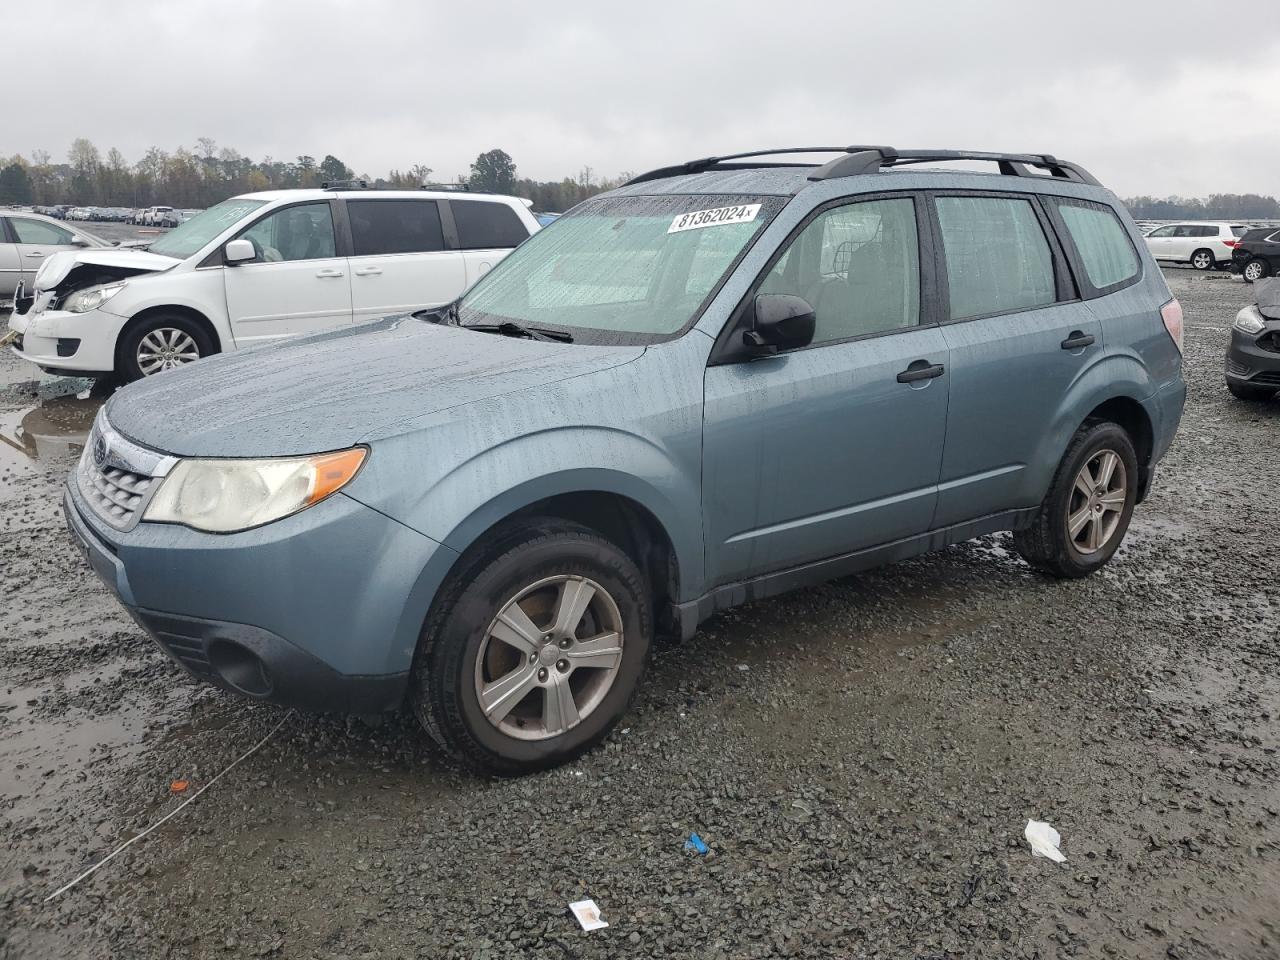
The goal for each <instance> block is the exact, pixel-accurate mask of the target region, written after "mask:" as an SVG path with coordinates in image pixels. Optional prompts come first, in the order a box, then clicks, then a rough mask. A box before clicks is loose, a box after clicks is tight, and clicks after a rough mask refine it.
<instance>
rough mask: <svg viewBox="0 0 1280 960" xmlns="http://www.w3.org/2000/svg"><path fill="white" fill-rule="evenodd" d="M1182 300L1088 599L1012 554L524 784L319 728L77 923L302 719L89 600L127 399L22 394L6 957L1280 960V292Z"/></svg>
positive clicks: (72, 386)
mask: <svg viewBox="0 0 1280 960" xmlns="http://www.w3.org/2000/svg"><path fill="white" fill-rule="evenodd" d="M1170 278H1171V284H1172V286H1173V288H1174V291H1175V293H1176V294H1177V295H1178V296H1179V297H1180V298H1181V299H1182V301H1183V303H1184V305H1185V306H1186V309H1187V320H1188V330H1187V344H1188V348H1187V349H1188V363H1187V377H1188V380H1189V382H1190V400H1189V404H1188V408H1187V414H1186V417H1185V419H1184V421H1183V426H1182V430H1181V433H1180V435H1179V437H1178V440H1177V443H1176V445H1175V447H1174V449H1173V450H1172V452H1171V453H1170V455H1169V456H1168V457H1167V459H1166V460H1165V461H1164V464H1163V465H1162V467H1161V469H1160V473H1159V476H1158V479H1157V483H1156V487H1155V490H1154V493H1153V495H1152V497H1151V499H1150V500H1149V502H1148V503H1147V504H1145V505H1144V506H1143V507H1141V508H1139V510H1138V512H1137V514H1136V516H1135V520H1134V524H1133V527H1132V529H1131V530H1130V533H1129V537H1128V540H1127V542H1126V545H1125V547H1124V548H1123V551H1122V553H1121V554H1120V555H1118V556H1117V558H1116V559H1115V561H1114V562H1112V563H1111V564H1110V565H1109V566H1108V567H1107V568H1106V569H1105V570H1103V571H1102V572H1101V573H1099V574H1098V575H1096V576H1094V577H1092V578H1091V579H1089V580H1088V581H1086V582H1077V583H1058V582H1053V581H1049V580H1045V579H1043V578H1041V577H1039V576H1036V575H1035V574H1033V573H1031V572H1030V571H1029V570H1028V569H1027V567H1026V566H1024V565H1023V564H1022V563H1021V561H1020V560H1018V559H1017V558H1016V557H1015V556H1013V555H1011V553H1010V552H1009V549H1008V546H1009V544H1008V540H1007V538H1006V537H1002V536H997V537H990V538H986V539H984V540H981V541H976V542H973V543H970V544H966V545H963V546H960V547H955V548H952V549H950V550H948V551H946V552H944V553H941V554H937V555H933V556H928V557H924V558H920V559H917V560H913V561H910V562H907V563H903V564H900V565H898V566H896V567H893V568H889V569H885V570H881V571H878V572H875V573H871V574H867V575H864V576H859V577H852V578H848V579H845V580H841V581H839V582H836V583H832V584H830V585H827V586H824V587H820V588H817V589H811V590H806V591H803V592H799V593H796V594H793V595H790V596H787V597H784V598H781V599H778V600H775V601H771V602H764V603H758V604H755V605H752V606H750V607H747V608H744V609H741V610H739V611H736V612H734V613H732V614H729V615H725V616H721V617H718V618H717V619H715V620H713V621H711V622H710V623H708V624H706V625H705V627H704V629H703V630H701V631H700V632H699V633H698V635H697V636H696V637H695V638H694V639H693V640H692V641H691V642H689V643H686V644H683V645H678V646H669V647H664V648H662V649H661V650H660V651H659V652H658V654H657V656H656V659H655V661H654V663H653V667H652V670H651V673H650V675H649V677H648V679H647V682H646V684H645V686H644V689H643V691H642V693H641V696H640V698H639V702H638V705H637V707H636V709H635V711H634V712H633V713H632V714H631V715H630V716H629V717H628V718H627V719H626V720H625V721H624V723H623V724H622V727H621V729H620V732H618V733H617V734H615V736H614V737H613V738H612V739H611V740H610V741H609V743H608V744H607V746H606V747H604V748H603V749H601V750H598V751H597V752H595V753H593V754H591V755H589V756H587V757H585V758H584V759H582V760H580V761H579V762H577V763H575V764H573V765H572V766H570V767H568V768H565V769H560V770H557V771H553V772H550V773H546V774H543V775H539V776H534V777H529V778H526V779H522V780H516V781H505V782H489V781H484V780H480V779H476V778H474V777H472V776H469V775H467V774H464V773H461V772H459V771H457V770H454V769H452V768H450V767H448V766H447V765H445V764H444V763H442V762H441V761H440V760H438V759H437V758H436V757H435V756H434V755H433V754H432V753H431V752H430V751H429V750H428V749H427V748H426V746H425V745H424V743H423V739H422V737H421V736H419V735H418V733H417V732H416V731H415V730H414V728H413V726H412V724H411V723H410V722H408V721H406V720H402V719H392V720H390V721H388V722H386V723H384V724H382V725H380V726H377V727H370V726H367V725H366V724H364V723H362V722H360V721H356V720H346V719H343V718H336V717H316V716H307V715H297V714H295V715H291V716H289V717H288V718H287V720H286V722H285V724H284V726H283V728H282V729H281V730H280V731H279V733H278V734H277V735H276V736H275V737H274V738H273V739H272V740H271V741H270V742H269V743H268V744H267V745H266V746H265V747H264V748H263V749H262V750H261V751H260V752H258V753H257V754H255V755H254V756H252V757H251V758H249V759H248V760H246V761H245V762H244V763H243V764H242V765H240V766H239V767H237V768H236V769H235V770H233V771H232V772H231V773H229V774H228V775H227V776H226V778H225V779H223V780H221V781H219V782H218V783H217V784H215V785H214V786H213V788H212V789H210V790H209V792H208V793H206V794H204V796H202V797H201V798H200V799H199V800H198V801H197V802H196V803H194V804H192V805H191V806H190V807H189V808H188V809H187V810H185V811H184V812H183V813H182V814H180V815H179V816H178V817H175V818H174V819H173V820H171V821H169V822H168V823H167V824H166V825H165V826H163V827H162V828H161V829H159V830H157V831H156V832H155V833H153V834H152V835H150V836H149V837H147V838H146V839H144V840H143V841H141V842H140V843H138V844H135V845H134V846H133V847H131V848H130V849H129V850H128V851H127V852H126V853H125V854H124V855H122V856H121V857H120V858H119V859H117V860H116V861H114V862H113V863H111V864H110V865H108V866H107V867H106V868H105V869H103V870H102V871H100V872H99V873H98V874H96V875H95V876H94V877H93V878H91V879H90V880H88V881H86V882H85V883H84V884H82V885H81V886H79V887H77V888H76V889H74V890H72V891H71V892H69V893H67V894H65V895H64V896H62V897H61V898H59V899H58V900H57V901H56V902H54V903H51V904H44V903H42V900H43V899H44V898H45V897H46V896H47V895H48V894H49V893H50V892H51V891H52V890H54V889H55V888H56V887H58V886H59V885H60V884H61V883H63V882H64V881H65V880H67V879H69V878H70V877H72V876H74V875H75V874H76V873H77V872H79V871H80V870H81V869H83V868H84V867H85V866H87V865H89V864H90V863H92V862H94V861H95V860H96V859H97V858H99V857H101V856H103V855H104V854H105V853H106V852H108V851H109V850H110V849H112V848H113V847H114V846H115V845H116V844H118V843H120V842H122V841H123V840H125V839H127V838H129V837H132V836H135V835H136V834H137V832H138V831H140V830H141V829H143V828H144V827H146V826H147V825H148V824H150V823H152V822H154V821H155V820H156V819H158V818H159V817H160V816H162V815H163V814H164V813H166V812H167V811H169V810H171V809H173V807H174V806H175V805H176V804H177V803H179V802H180V801H179V800H178V799H177V798H174V797H172V796H170V793H169V789H170V783H171V781H173V780H175V779H179V778H181V779H188V780H190V781H191V782H192V784H193V787H192V789H195V788H198V787H199V786H201V785H203V784H204V783H206V782H208V780H209V778H210V777H212V776H213V775H214V774H215V773H217V772H218V771H219V770H220V769H222V768H223V766H225V765H226V764H227V763H229V762H230V761H231V760H233V759H234V758H236V757H237V756H239V755H240V754H241V753H243V752H244V751H245V750H246V749H248V748H249V747H250V746H251V745H253V744H254V743H255V742H256V741H257V740H258V739H259V738H261V737H262V736H264V735H265V734H266V733H267V732H268V731H270V730H271V729H272V728H273V727H274V726H275V725H276V724H278V723H279V722H280V720H281V718H282V717H285V712H284V711H282V710H280V709H277V708H273V707H269V706H259V705H254V704H249V703H245V702H241V701H240V700H237V699H234V698H233V697H231V696H229V695H226V694H223V693H221V692H219V691H217V690H214V689H211V688H208V687H204V686H199V685H197V684H195V683H194V682H192V681H190V680H188V679H187V678H185V677H184V675H183V674H181V673H180V672H179V671H178V670H177V668H176V667H174V666H172V665H171V664H170V663H169V662H168V661H166V660H165V659H164V658H162V656H161V655H160V654H159V653H158V652H157V650H156V649H155V648H154V647H153V646H151V644H150V643H148V642H147V641H146V640H145V639H144V638H143V637H142V636H141V635H140V633H139V631H138V630H137V628H136V627H135V626H134V625H133V624H132V622H131V621H130V620H129V619H128V618H127V617H126V616H125V615H124V614H123V612H122V611H121V610H120V609H119V608H118V607H117V606H116V604H115V603H114V601H113V600H112V599H111V597H110V596H109V595H108V593H107V591H106V590H105V589H104V588H103V587H102V586H101V585H99V583H98V582H97V581H96V580H95V579H94V578H93V577H92V576H91V575H90V573H89V571H88V569H87V568H86V566H85V565H84V563H83V562H82V561H81V560H80V558H79V557H78V555H77V554H76V552H75V551H74V549H73V548H72V546H71V544H70V543H69V542H68V540H67V537H66V535H65V533H64V531H63V526H62V521H61V519H60V517H59V515H58V509H57V500H58V486H59V484H60V483H61V481H62V477H63V476H64V474H65V472H66V471H67V469H68V468H69V466H70V461H71V459H72V458H73V457H74V456H75V454H76V452H77V446H78V442H79V440H80V439H81V438H82V437H83V434H84V431H85V430H86V429H87V428H88V425H89V423H90V420H91V417H92V415H93V411H94V409H95V408H96V406H97V404H98V403H99V402H100V400H99V398H98V397H95V396H93V395H89V394H81V391H83V390H85V388H86V386H87V384H86V383H85V382H82V381H69V380H52V379H49V378H43V379H41V380H40V381H38V382H35V381H32V380H31V372H30V371H29V370H28V369H26V368H24V367H22V366H20V365H19V364H18V363H17V362H16V361H14V360H13V359H12V358H9V357H5V358H3V359H0V438H2V439H3V441H4V442H3V444H0V544H3V551H2V556H3V568H2V570H0V574H2V576H0V591H2V593H0V596H2V597H3V607H2V608H0V957H3V958H6V960H9V958H18V957H22V958H27V957H53V956H56V957H60V958H67V957H128V958H135V957H184V958H186V957H193V958H205V957H238V956H271V957H301V958H311V957H319V958H340V957H350V958H357V957H454V956H456V957H469V958H471V957H475V958H480V957H492V958H495V960H496V958H500V957H502V958H505V957H531V958H533V957H543V958H556V960H561V958H564V957H571V958H572V957H582V958H588V957H593V958H594V957H599V958H603V957H609V958H618V957H649V956H652V957H698V958H707V957H734V958H739V957H767V956H798V957H885V958H890V957H891V958H900V957H917V958H933V960H942V958H958V957H1005V956H1008V957H1027V958H1029V957H1043V958H1050V957H1068V956H1079V957H1107V956H1113V957H1134V958H1137V957H1143V958H1146V957H1157V956H1168V957H1173V958H1217V957H1221V958H1233V960H1240V958H1244V960H1248V958H1264V957H1280V783H1278V780H1277V775H1278V774H1280V755H1278V754H1277V748H1278V747H1280V642H1278V640H1277V627H1278V626H1280V608H1278V607H1277V599H1276V590H1275V575H1276V570H1277V557H1276V554H1277V546H1278V545H1280V538H1278V537H1277V535H1276V514H1275V509H1274V493H1275V491H1276V489H1277V488H1278V487H1280V456H1278V455H1277V450H1278V449H1280V402H1277V401H1273V402H1271V403H1269V404H1265V405H1259V406H1250V405H1246V404H1242V403H1240V402H1238V401H1234V400H1232V399H1231V398H1230V397H1229V396H1228V395H1227V393H1226V391H1225V390H1224V389H1223V384H1222V377H1221V367H1222V350H1223V344H1224V342H1225V339H1226V337H1227V333H1226V331H1227V328H1228V326H1229V324H1230V322H1231V320H1232V318H1233V317H1234V314H1235V312H1236V311H1237V309H1239V307H1240V306H1241V305H1243V304H1244V303H1245V302H1246V300H1247V298H1248V292H1247V289H1248V288H1246V287H1245V286H1244V285H1243V284H1242V283H1241V281H1239V280H1236V279H1233V278H1228V277H1225V276H1218V275H1215V276H1212V277H1206V276H1200V275H1196V274H1192V273H1190V272H1189V271H1178V270H1173V271H1170ZM77 394H81V395H80V396H77ZM1028 817H1035V818H1038V819H1046V820H1049V821H1050V822H1052V823H1053V825H1054V826H1055V827H1057V828H1058V829H1059V830H1060V831H1061V833H1062V836H1063V851H1064V852H1065V853H1066V855H1067V858H1068V859H1067V862H1066V863H1065V864H1062V865H1055V864H1053V863H1051V862H1049V861H1047V860H1043V859H1034V858H1033V857H1032V856H1031V853H1030V851H1029V849H1028V846H1027V844H1026V842H1025V841H1024V840H1023V838H1022V831H1023V826H1024V824H1025V822H1026V820H1027V818H1028ZM690 831H696V832H698V833H699V834H700V835H701V836H702V837H703V838H704V839H705V840H706V841H707V843H708V844H709V845H710V848H711V853H710V855H708V856H706V857H697V856H694V855H691V854H687V853H685V852H683V851H682V849H681V844H682V842H683V841H684V839H685V837H686V836H687V835H688V833H689V832H690ZM582 897H593V898H594V899H595V900H596V901H597V903H598V904H599V905H600V907H601V909H602V911H603V915H604V917H605V919H607V920H608V921H609V924H610V926H609V927H608V929H605V930H600V931H596V932H593V933H584V932H582V931H580V930H579V929H578V928H577V926H576V924H575V923H574V922H573V921H572V920H571V919H570V918H568V917H567V916H566V914H565V906H566V904H567V903H568V902H569V901H572V900H577V899H580V898H582Z"/></svg>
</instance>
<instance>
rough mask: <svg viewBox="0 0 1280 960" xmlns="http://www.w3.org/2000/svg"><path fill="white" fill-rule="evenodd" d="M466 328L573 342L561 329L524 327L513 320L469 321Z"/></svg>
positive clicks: (513, 335)
mask: <svg viewBox="0 0 1280 960" xmlns="http://www.w3.org/2000/svg"><path fill="white" fill-rule="evenodd" d="M466 329H468V330H479V331H481V332H483V333H500V334H502V336H504V337H524V338H526V339H528V340H550V341H553V342H555V343H573V334H571V333H566V332H564V331H563V330H547V329H544V328H542V327H525V326H521V325H520V324H518V323H516V322H515V321H514V320H503V321H502V323H469V324H467V325H466Z"/></svg>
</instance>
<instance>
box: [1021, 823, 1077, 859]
mask: <svg viewBox="0 0 1280 960" xmlns="http://www.w3.org/2000/svg"><path fill="white" fill-rule="evenodd" d="M1023 836H1025V837H1026V838H1027V843H1029V844H1031V855H1032V856H1035V857H1048V858H1049V859H1050V860H1052V861H1053V862H1054V863H1065V862H1066V860H1067V858H1066V857H1064V856H1063V855H1062V851H1061V850H1059V849H1058V844H1060V843H1061V842H1062V835H1061V834H1059V833H1058V831H1057V830H1055V829H1053V827H1051V826H1049V824H1047V823H1045V822H1044V821H1043V820H1028V821H1027V829H1026V830H1024V831H1023Z"/></svg>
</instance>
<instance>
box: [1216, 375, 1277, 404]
mask: <svg viewBox="0 0 1280 960" xmlns="http://www.w3.org/2000/svg"><path fill="white" fill-rule="evenodd" d="M1227 389H1228V390H1230V391H1231V395H1232V396H1233V397H1235V398H1236V399H1237V400H1249V401H1252V402H1254V403H1256V402H1258V401H1260V400H1270V399H1271V398H1272V397H1274V396H1275V395H1276V389H1275V387H1259V386H1255V385H1254V384H1251V383H1237V382H1235V381H1234V380H1228V381H1227Z"/></svg>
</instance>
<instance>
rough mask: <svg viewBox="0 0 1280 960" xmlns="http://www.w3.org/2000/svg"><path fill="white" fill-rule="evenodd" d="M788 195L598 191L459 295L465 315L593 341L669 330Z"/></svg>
mask: <svg viewBox="0 0 1280 960" xmlns="http://www.w3.org/2000/svg"><path fill="white" fill-rule="evenodd" d="M786 199H787V198H785V197H765V196H741V195H735V196H709V195H697V196H651V197H613V198H602V199H600V200H589V201H587V202H585V203H583V204H580V205H579V206H578V207H576V208H575V209H574V210H573V211H572V212H571V213H567V214H565V215H564V216H563V217H560V218H558V219H557V220H556V224H555V229H554V230H544V231H540V232H538V233H536V234H534V235H533V236H532V237H530V238H529V239H528V240H526V241H525V242H524V243H522V244H521V245H520V246H519V247H517V248H516V250H515V251H513V252H512V253H511V255H510V256H508V257H507V258H506V259H505V260H503V261H502V262H501V263H500V264H498V266H496V267H495V268H494V269H493V270H492V271H491V272H490V273H489V274H487V275H486V276H485V277H484V279H483V280H482V281H481V282H480V283H479V284H477V285H476V286H475V287H473V288H472V289H471V290H470V291H469V292H468V293H467V294H466V295H465V296H464V297H463V298H462V299H461V300H460V301H459V303H458V311H457V322H458V323H459V324H461V325H462V326H483V325H490V324H502V323H510V322H515V323H517V324H519V325H521V326H524V327H530V328H535V329H537V328H548V329H552V330H562V331H565V332H568V333H571V334H572V336H573V339H574V341H575V342H587V343H652V342H656V341H658V340H665V339H668V338H670V337H671V336H673V335H676V334H678V333H679V332H681V331H682V330H684V329H685V328H686V327H687V326H688V325H689V324H690V322H691V321H692V320H693V319H694V318H696V317H697V316H698V315H699V313H700V312H701V310H702V307H703V306H704V305H705V304H706V303H707V302H708V301H709V300H710V298H711V296H712V295H713V294H714V293H715V291H716V290H717V289H718V288H719V285H720V283H721V281H722V279H723V278H724V277H725V275H726V274H727V273H728V271H729V269H730V268H731V267H732V266H733V265H734V264H735V263H736V262H737V260H738V258H739V257H740V256H741V255H742V254H743V253H744V252H745V251H746V249H747V248H748V247H749V246H750V245H751V242H752V240H754V239H755V237H756V236H758V235H759V233H760V231H761V230H763V229H764V227H765V225H766V224H768V222H769V221H770V220H771V219H772V218H773V216H774V215H775V214H776V213H777V212H778V211H779V210H781V209H782V207H783V205H784V204H785V203H786Z"/></svg>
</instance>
